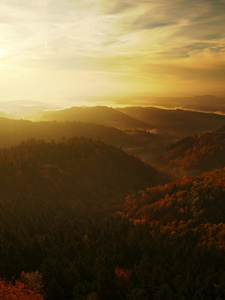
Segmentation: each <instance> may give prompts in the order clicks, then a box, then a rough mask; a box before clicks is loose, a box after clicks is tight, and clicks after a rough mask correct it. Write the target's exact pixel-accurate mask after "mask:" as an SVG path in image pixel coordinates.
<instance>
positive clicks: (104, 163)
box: [0, 138, 168, 207]
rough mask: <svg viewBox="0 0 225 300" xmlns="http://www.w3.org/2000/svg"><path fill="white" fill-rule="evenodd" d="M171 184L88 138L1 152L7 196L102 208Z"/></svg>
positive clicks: (1, 187) (0, 177)
mask: <svg viewBox="0 0 225 300" xmlns="http://www.w3.org/2000/svg"><path fill="white" fill-rule="evenodd" d="M167 180H168V178H167V177H166V176H165V175H164V174H162V173H160V172H159V171H157V170H156V169H154V168H152V167H151V166H149V165H146V164H144V163H143V162H141V161H140V160H139V159H137V158H134V157H132V156H130V155H128V154H126V153H125V152H124V151H122V150H119V149H117V148H115V147H113V146H110V145H106V144H104V143H103V142H100V141H98V142H94V141H93V140H90V139H84V138H72V139H65V140H62V141H61V142H58V143H55V142H51V143H47V142H44V141H36V140H29V141H27V142H22V143H21V144H20V145H18V146H14V147H11V148H9V149H1V150H0V191H1V194H4V195H12V196H18V195H20V196H33V195H35V197H55V198H58V197H60V198H62V199H65V201H69V200H71V201H74V202H75V203H76V204H79V203H80V204H81V206H83V205H84V206H87V207H88V206H93V205H97V206H101V205H104V204H107V202H109V201H110V200H113V199H115V197H118V196H120V195H121V194H124V193H127V192H129V191H130V190H137V189H140V188H143V187H147V186H149V185H150V186H153V185H156V184H159V183H162V182H165V181H167Z"/></svg>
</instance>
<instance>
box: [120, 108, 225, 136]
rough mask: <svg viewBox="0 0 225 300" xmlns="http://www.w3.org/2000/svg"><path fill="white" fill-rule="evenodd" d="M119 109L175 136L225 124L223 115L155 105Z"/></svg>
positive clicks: (213, 128) (211, 128) (207, 129)
mask: <svg viewBox="0 0 225 300" xmlns="http://www.w3.org/2000/svg"><path fill="white" fill-rule="evenodd" d="M119 110H120V111H122V112H124V113H126V114H128V115H130V116H132V117H134V118H137V119H140V120H143V121H144V122H147V123H149V124H151V125H152V127H154V128H156V129H157V130H158V131H159V132H160V133H161V134H166V135H168V134H169V135H173V136H175V137H177V138H181V137H185V136H188V135H193V134H196V133H202V132H205V131H209V130H215V129H218V128H220V127H222V126H223V125H224V124H225V115H224V116H222V115H217V114H213V113H206V112H205V113H203V112H198V111H188V110H182V109H161V108H156V107H124V108H120V109H119Z"/></svg>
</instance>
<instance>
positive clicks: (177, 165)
mask: <svg viewBox="0 0 225 300" xmlns="http://www.w3.org/2000/svg"><path fill="white" fill-rule="evenodd" d="M165 158H166V161H167V163H168V168H169V169H172V171H173V173H174V174H175V173H177V174H179V173H190V174H196V173H201V172H204V171H208V170H213V169H217V168H222V167H225V127H222V128H221V129H219V130H216V131H213V132H208V133H204V134H202V135H199V136H197V135H195V136H192V137H188V138H185V139H182V140H180V141H178V142H177V143H174V144H172V145H171V146H170V147H169V148H168V150H167V151H166V153H165Z"/></svg>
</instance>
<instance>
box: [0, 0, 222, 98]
mask: <svg viewBox="0 0 225 300" xmlns="http://www.w3.org/2000/svg"><path fill="white" fill-rule="evenodd" d="M224 19H225V1H224V0H223V1H222V0H221V1H219V0H196V1H187V0H158V1H156V0H140V1H138V2H137V1H135V0H125V1H119V0H114V1H108V0H84V1H70V0H39V1H36V0H30V1H27V0H20V1H15V0H7V1H6V0H3V3H2V4H1V10H0V20H1V21H0V50H1V49H3V50H4V52H5V55H4V57H1V58H0V64H1V70H0V78H1V79H0V84H1V85H2V86H4V83H5V79H4V76H5V72H8V73H7V74H9V73H10V72H12V73H13V72H15V73H17V74H18V77H19V76H20V77H21V78H22V79H23V80H24V81H25V82H28V81H29V80H34V81H35V78H38V82H39V83H40V86H43V94H44V91H45V92H46V94H48V95H50V92H49V91H47V86H48V84H47V83H46V84H43V82H42V80H41V79H40V78H41V74H48V76H47V77H45V80H49V82H50V81H51V76H52V78H57V79H55V82H57V85H59V84H60V79H59V78H61V82H62V83H61V88H60V87H58V86H57V87H56V89H58V91H59V93H60V94H62V95H63V90H64V89H63V87H64V88H67V91H66V92H65V93H66V94H67V95H68V83H66V82H65V81H66V77H67V76H65V74H67V73H68V74H70V75H68V76H72V75H71V74H73V76H75V78H76V80H78V81H79V74H81V76H80V77H81V78H82V80H83V81H84V78H85V74H86V78H87V80H86V85H89V84H90V79H91V80H92V81H94V82H95V83H96V85H97V86H99V85H101V82H102V80H103V79H102V78H104V76H106V77H107V76H108V79H107V80H108V81H107V84H106V86H110V87H112V86H113V84H114V85H115V90H116V86H119V88H118V90H119V91H121V89H122V87H124V89H126V88H127V87H128V88H127V93H129V92H130V90H129V82H130V85H132V87H134V88H136V90H137V92H138V91H141V90H142V89H144V91H145V92H147V91H150V92H151V90H154V91H157V87H160V89H161V86H162V83H160V79H161V78H163V81H164V85H165V87H166V86H167V87H168V86H169V85H170V84H171V80H176V81H177V83H176V85H177V88H178V89H179V80H181V81H185V80H195V84H196V86H197V85H198V83H199V86H202V85H203V81H205V82H207V83H208V82H209V81H211V82H214V83H215V84H216V82H218V84H220V82H221V80H224V71H223V68H224V66H225V65H224V64H225V58H224V57H225V23H224ZM60 72H61V73H60ZM96 72H97V73H98V76H97V75H96V76H97V77H96V78H97V79H98V78H99V82H100V83H98V82H97V81H98V80H97V79H96V80H94V79H93V78H94V76H95V74H96ZM31 73H32V76H30V77H29V75H28V74H31ZM56 73H57V76H56ZM35 74H38V75H37V76H36V75H35ZM60 74H63V76H60ZM99 74H101V75H99ZM106 74H107V75H106ZM43 76H45V75H43ZM48 77H49V79H48ZM9 78H10V76H9V77H8V80H10V79H9ZM116 78H117V79H116ZM22 79H21V80H22ZM110 80H112V81H111V83H109V82H110ZM135 80H136V82H135ZM53 81H54V80H53ZM83 81H81V80H80V81H79V84H78V86H79V85H80V86H81V85H82V82H83ZM122 81H123V82H122ZM71 82H72V81H71ZM90 85H91V84H90ZM174 85H175V84H174ZM31 86H35V82H32V84H31ZM154 86H155V87H154ZM91 88H92V89H94V88H93V84H92V85H91ZM220 88H221V87H220ZM52 89H53V88H52ZM83 89H84V90H85V89H87V87H86V86H85V87H83ZM22 90H23V89H22V87H21V88H19V91H20V93H21V94H22ZM105 90H106V89H104V91H105ZM110 90H111V89H110ZM221 90H222V88H221ZM74 91H75V90H74V89H73V88H71V93H72V92H74ZM77 91H78V92H79V93H81V91H82V88H81V87H79V89H77ZM12 93H13V91H12ZM24 93H26V91H25V89H24ZM124 93H125V91H124ZM5 94H6V92H5ZM30 95H31V90H30V92H29V96H30ZM68 96H69V95H68ZM72 96H73V95H72V94H71V97H72Z"/></svg>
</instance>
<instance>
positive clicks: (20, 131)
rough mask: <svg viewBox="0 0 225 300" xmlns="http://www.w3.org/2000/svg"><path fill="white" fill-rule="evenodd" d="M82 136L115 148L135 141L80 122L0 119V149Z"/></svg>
mask: <svg viewBox="0 0 225 300" xmlns="http://www.w3.org/2000/svg"><path fill="white" fill-rule="evenodd" d="M74 136H78V137H80V136H83V137H87V138H93V139H100V140H102V141H103V142H105V143H109V144H113V145H114V146H117V147H123V148H124V147H132V146H135V145H136V140H135V138H134V137H132V136H131V135H130V134H127V133H126V132H124V131H122V130H119V129H116V128H113V127H107V126H103V125H98V124H93V123H82V122H56V121H53V122H47V121H46V122H31V121H27V120H12V119H6V118H0V147H8V146H12V145H16V144H18V143H20V142H21V141H23V140H27V139H31V138H34V139H44V140H46V141H51V140H55V141H59V140H60V139H61V138H62V137H65V138H71V137H74Z"/></svg>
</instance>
